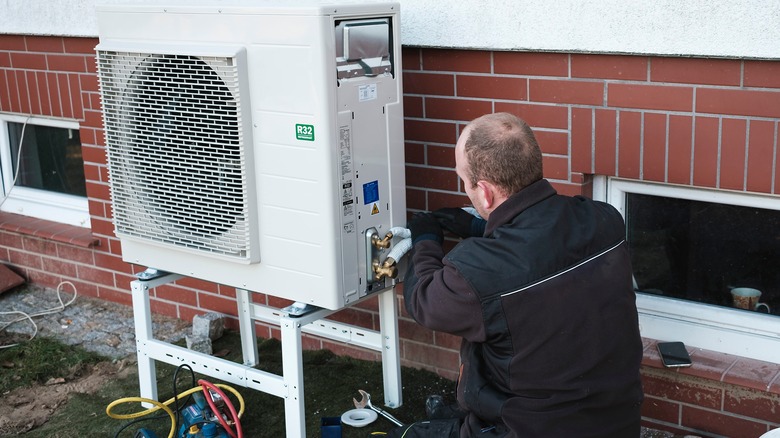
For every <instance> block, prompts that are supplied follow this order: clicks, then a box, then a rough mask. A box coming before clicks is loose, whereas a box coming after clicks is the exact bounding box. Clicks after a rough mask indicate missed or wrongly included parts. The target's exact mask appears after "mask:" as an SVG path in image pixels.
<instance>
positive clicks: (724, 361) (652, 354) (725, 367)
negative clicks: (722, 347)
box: [642, 338, 780, 394]
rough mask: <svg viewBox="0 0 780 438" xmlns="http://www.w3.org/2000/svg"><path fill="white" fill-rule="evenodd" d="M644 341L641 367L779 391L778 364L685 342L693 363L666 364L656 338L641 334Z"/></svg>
mask: <svg viewBox="0 0 780 438" xmlns="http://www.w3.org/2000/svg"><path fill="white" fill-rule="evenodd" d="M643 343H644V355H643V357H642V366H644V367H649V368H658V369H663V370H666V371H668V372H670V373H680V374H684V375H689V376H695V377H700V378H702V379H706V380H710V381H718V382H723V383H730V384H733V385H738V386H742V387H745V388H751V389H755V390H759V391H764V392H768V393H772V394H780V364H776V363H772V362H765V361H761V360H756V359H750V358H746V357H740V356H735V355H732V354H726V353H719V352H716V351H710V350H704V349H701V348H695V347H691V346H686V347H687V349H688V352H689V353H690V356H691V361H692V362H693V364H692V365H691V366H690V367H683V368H666V367H664V366H663V364H662V363H661V357H660V356H659V355H658V350H657V348H656V343H657V341H656V340H654V339H647V338H644V339H643Z"/></svg>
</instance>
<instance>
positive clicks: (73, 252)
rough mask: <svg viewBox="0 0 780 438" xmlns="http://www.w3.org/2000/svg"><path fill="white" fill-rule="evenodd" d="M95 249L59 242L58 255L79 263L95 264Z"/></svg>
mask: <svg viewBox="0 0 780 438" xmlns="http://www.w3.org/2000/svg"><path fill="white" fill-rule="evenodd" d="M94 255H95V251H93V250H91V249H86V248H79V247H75V246H71V245H61V244H57V257H59V258H61V259H65V260H70V261H72V262H77V263H86V264H94V263H95V257H94Z"/></svg>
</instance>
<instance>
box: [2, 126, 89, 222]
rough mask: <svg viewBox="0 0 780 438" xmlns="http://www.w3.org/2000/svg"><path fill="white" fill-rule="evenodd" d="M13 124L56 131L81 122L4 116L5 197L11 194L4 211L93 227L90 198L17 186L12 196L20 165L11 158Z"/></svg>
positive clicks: (3, 163) (69, 127)
mask: <svg viewBox="0 0 780 438" xmlns="http://www.w3.org/2000/svg"><path fill="white" fill-rule="evenodd" d="M9 122H15V123H27V126H28V127H29V126H30V125H40V126H50V127H54V128H65V129H75V130H78V129H79V124H78V122H76V121H72V120H60V119H48V118H44V117H32V116H30V117H28V116H19V115H13V114H0V174H2V175H1V176H2V195H3V196H6V195H8V198H7V199H6V200H5V202H4V203H3V205H2V206H0V211H5V212H9V213H16V214H21V215H24V216H30V217H34V218H38V219H45V220H49V221H53V222H60V223H64V224H68V225H75V226H78V227H84V228H89V227H90V219H89V202H88V201H87V198H86V197H82V196H75V195H68V194H65V193H55V192H51V191H48V190H40V189H32V188H29V187H20V186H16V187H13V189H12V190H11V193H10V195H9V194H8V191H9V189H10V188H11V186H12V185H13V168H14V166H15V165H16V163H13V162H12V159H11V145H10V144H9V139H8V123H9Z"/></svg>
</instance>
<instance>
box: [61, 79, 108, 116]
mask: <svg viewBox="0 0 780 438" xmlns="http://www.w3.org/2000/svg"><path fill="white" fill-rule="evenodd" d="M68 82H69V84H68V86H69V87H70V96H71V105H72V107H73V118H74V119H82V118H83V113H84V112H83V108H81V89H80V88H79V77H78V75H68ZM96 119H97V120H98V123H102V122H101V121H102V118H101V117H99V116H98V117H96ZM89 126H98V125H89Z"/></svg>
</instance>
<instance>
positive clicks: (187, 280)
mask: <svg viewBox="0 0 780 438" xmlns="http://www.w3.org/2000/svg"><path fill="white" fill-rule="evenodd" d="M176 284H178V285H181V286H184V287H188V288H190V289H196V290H201V291H206V292H211V293H219V285H218V284H216V283H212V282H210V281H206V280H200V279H198V278H192V277H184V278H181V279H179V280H176Z"/></svg>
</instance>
